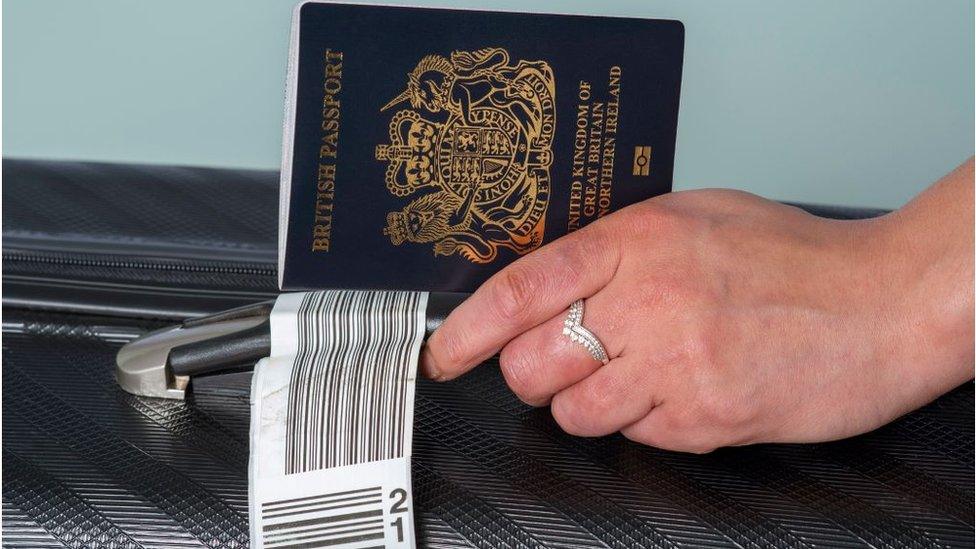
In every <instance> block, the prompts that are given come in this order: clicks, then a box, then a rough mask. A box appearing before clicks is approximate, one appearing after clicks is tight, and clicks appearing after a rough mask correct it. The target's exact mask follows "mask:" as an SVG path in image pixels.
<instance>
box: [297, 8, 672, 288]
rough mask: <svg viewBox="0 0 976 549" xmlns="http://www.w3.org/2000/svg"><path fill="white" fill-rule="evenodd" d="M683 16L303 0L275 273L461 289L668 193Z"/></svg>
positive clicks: (300, 279)
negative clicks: (562, 238) (623, 210)
mask: <svg viewBox="0 0 976 549" xmlns="http://www.w3.org/2000/svg"><path fill="white" fill-rule="evenodd" d="M683 48H684V28H683V26H682V25H681V23H680V22H678V21H667V20H650V19H630V18H611V17H588V16H574V15H541V14H520V13H505V12H488V11H468V10H450V9H423V8H408V7H390V6H366V5H349V4H335V3H305V4H302V5H301V6H299V7H298V8H296V14H295V18H294V21H293V29H292V44H291V58H290V63H289V86H288V88H289V91H288V101H287V109H286V110H287V113H286V121H285V137H284V146H283V149H284V151H283V159H282V181H281V226H280V228H279V231H280V234H279V284H280V286H281V287H282V289H285V290H299V289H315V288H348V289H409V290H429V291H453V292H471V291H474V290H475V289H476V288H477V287H478V285H479V284H481V283H482V282H484V281H485V280H486V279H487V278H488V277H489V276H491V275H492V274H493V273H495V272H497V271H498V270H499V269H501V268H502V267H504V266H505V265H507V264H509V263H511V262H512V261H514V260H516V259H518V258H519V257H520V256H522V255H524V254H526V253H529V252H531V251H532V250H534V249H536V248H538V247H539V246H540V245H543V244H545V243H547V242H551V241H552V240H555V239H557V238H559V237H560V236H563V235H565V234H567V233H568V232H571V231H573V230H576V229H578V228H580V227H582V226H585V225H586V224H588V223H591V222H592V221H594V220H596V219H598V218H599V217H601V216H603V215H606V214H607V213H609V212H611V211H613V210H616V209H619V208H622V207H624V206H626V205H628V204H632V203H634V202H637V201H640V200H644V199H646V198H649V197H652V196H655V195H659V194H662V193H666V192H668V191H670V190H671V178H672V172H673V165H674V148H675V133H676V129H677V120H678V98H679V93H680V85H681V65H682V53H683Z"/></svg>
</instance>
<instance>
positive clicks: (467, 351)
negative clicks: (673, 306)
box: [422, 223, 618, 380]
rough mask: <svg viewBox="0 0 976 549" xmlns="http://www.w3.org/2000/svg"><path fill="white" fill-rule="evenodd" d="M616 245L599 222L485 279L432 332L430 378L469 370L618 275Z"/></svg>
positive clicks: (426, 360)
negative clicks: (615, 274)
mask: <svg viewBox="0 0 976 549" xmlns="http://www.w3.org/2000/svg"><path fill="white" fill-rule="evenodd" d="M617 262H618V252H617V246H616V244H615V243H614V241H613V240H612V239H611V238H610V236H609V235H608V232H607V231H606V230H605V229H604V228H603V227H602V226H601V224H600V223H594V224H593V225H589V226H587V227H585V228H583V229H581V230H579V231H576V232H574V233H572V234H570V235H567V236H565V237H563V238H560V239H559V240H556V241H555V242H552V243H551V244H548V245H546V246H543V247H542V248H539V249H538V250H536V251H534V252H532V253H530V254H528V255H526V256H525V257H523V258H521V259H519V260H518V261H516V262H514V263H512V264H511V265H509V266H507V267H505V268H504V269H502V270H501V271H499V272H498V273H496V274H495V275H494V276H492V277H491V278H490V279H488V281H487V282H485V283H484V284H483V285H482V286H481V287H480V288H478V290H477V291H476V292H475V293H474V294H472V295H471V297H469V298H468V299H467V300H465V301H464V303H462V304H461V305H460V306H458V308H457V309H455V310H454V311H453V312H452V313H451V314H450V315H449V316H448V317H447V319H446V320H445V321H444V324H443V325H442V326H441V327H440V328H438V329H437V330H436V331H435V332H434V333H433V334H432V335H431V336H430V339H429V340H428V342H427V345H426V347H425V351H424V354H423V356H422V362H423V367H424V370H425V373H426V374H427V376H428V377H431V378H433V379H439V380H446V379H451V378H454V377H457V376H458V375H460V374H462V373H464V372H466V371H468V370H470V369H471V368H472V367H473V366H475V365H476V364H478V363H480V362H482V361H484V360H485V359H487V358H489V357H491V356H492V355H494V354H495V353H497V352H498V351H499V350H501V348H502V347H503V346H504V345H505V344H506V343H508V342H509V341H510V340H512V339H513V338H514V337H515V336H517V335H519V334H521V333H522V332H525V331H526V330H528V329H529V328H532V327H534V326H536V325H538V324H540V323H542V322H544V321H546V320H547V319H549V318H552V317H553V316H555V315H556V314H558V313H559V312H560V311H562V310H564V309H566V308H567V307H568V306H569V304H570V303H572V302H573V301H575V300H576V299H579V298H581V297H586V296H590V295H593V294H594V293H596V292H597V290H599V289H600V288H602V287H603V286H605V285H606V284H607V282H609V280H610V279H611V278H612V277H613V273H614V271H615V270H616V268H617Z"/></svg>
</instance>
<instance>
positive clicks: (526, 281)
mask: <svg viewBox="0 0 976 549" xmlns="http://www.w3.org/2000/svg"><path fill="white" fill-rule="evenodd" d="M544 281H545V278H544V275H542V274H541V272H540V270H539V269H538V268H536V267H532V266H528V265H519V264H513V265H511V266H510V267H509V268H507V269H505V270H503V271H502V272H501V273H500V277H499V279H498V282H497V283H495V284H494V285H493V286H492V300H491V302H492V303H493V305H494V307H495V312H496V313H497V315H498V316H499V317H500V318H501V320H503V321H506V322H512V323H520V322H521V321H523V320H525V319H526V317H527V316H528V315H529V313H530V311H531V310H532V306H533V305H534V304H535V302H536V299H537V297H538V295H539V293H540V292H541V291H542V290H543V286H544Z"/></svg>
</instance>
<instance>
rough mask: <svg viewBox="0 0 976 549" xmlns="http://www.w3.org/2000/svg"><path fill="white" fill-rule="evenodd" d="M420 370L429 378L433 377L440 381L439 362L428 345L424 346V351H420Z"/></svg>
mask: <svg viewBox="0 0 976 549" xmlns="http://www.w3.org/2000/svg"><path fill="white" fill-rule="evenodd" d="M420 371H421V372H422V373H423V374H424V376H426V377H427V379H432V380H434V381H440V379H441V370H440V368H438V367H437V362H436V361H435V360H434V355H433V354H432V353H431V352H430V350H429V349H428V348H427V347H424V350H423V352H422V353H420Z"/></svg>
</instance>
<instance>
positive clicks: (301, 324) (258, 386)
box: [249, 291, 427, 549]
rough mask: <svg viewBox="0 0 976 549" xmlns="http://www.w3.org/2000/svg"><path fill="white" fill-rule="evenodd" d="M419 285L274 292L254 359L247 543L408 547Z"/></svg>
mask: <svg viewBox="0 0 976 549" xmlns="http://www.w3.org/2000/svg"><path fill="white" fill-rule="evenodd" d="M426 306H427V294H426V293H424V292H350V291H324V292H309V293H296V294H285V295H283V296H281V297H280V298H278V301H277V302H276V304H275V307H274V309H273V310H272V312H271V356H270V357H268V358H265V359H262V360H261V361H260V362H258V364H257V365H256V366H255V368H254V377H253V381H252V389H251V454H250V465H249V484H250V486H249V505H250V526H251V546H252V547H255V548H262V547H264V548H278V547H324V546H329V547H341V548H349V549H352V548H365V547H410V548H412V547H414V544H415V542H414V532H413V529H414V521H413V503H412V497H411V493H412V492H411V484H410V450H411V441H412V431H413V400H414V387H415V384H416V371H417V360H418V356H419V353H420V346H421V344H422V342H423V338H424V333H425V314H424V313H425V309H426Z"/></svg>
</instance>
